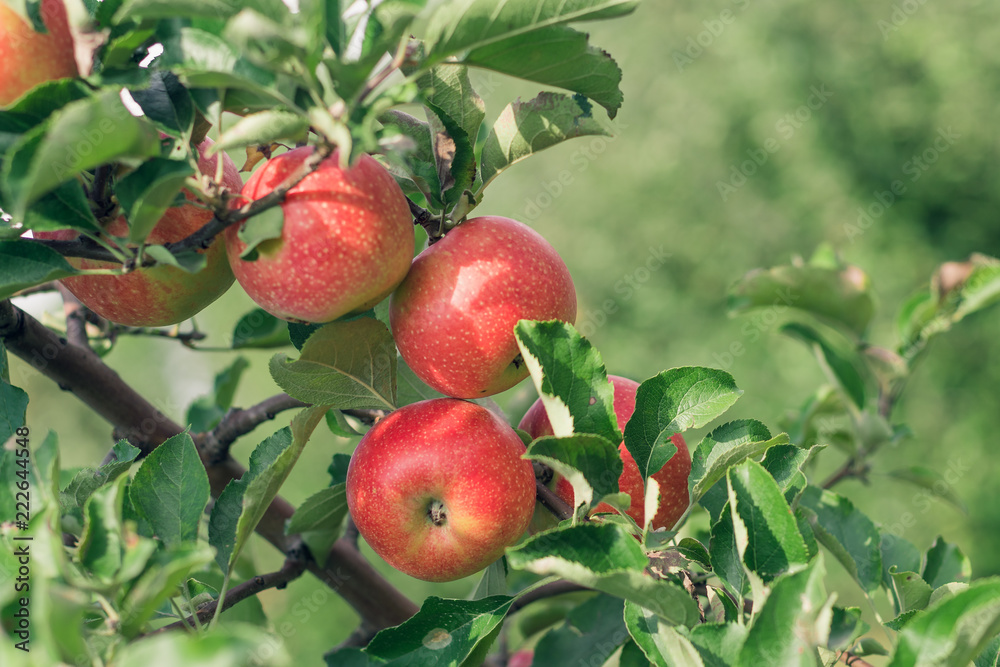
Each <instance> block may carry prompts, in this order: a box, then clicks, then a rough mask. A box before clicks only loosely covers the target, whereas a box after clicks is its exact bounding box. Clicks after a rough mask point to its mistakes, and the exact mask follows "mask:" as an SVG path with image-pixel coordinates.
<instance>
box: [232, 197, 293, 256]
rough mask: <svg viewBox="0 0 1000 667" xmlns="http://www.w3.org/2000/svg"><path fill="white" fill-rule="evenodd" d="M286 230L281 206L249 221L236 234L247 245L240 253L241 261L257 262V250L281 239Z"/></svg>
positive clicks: (263, 212)
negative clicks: (267, 243)
mask: <svg viewBox="0 0 1000 667" xmlns="http://www.w3.org/2000/svg"><path fill="white" fill-rule="evenodd" d="M284 228H285V213H284V211H283V210H282V208H281V207H280V206H273V207H271V208H269V209H266V210H264V211H261V212H260V213H259V214H257V215H255V216H253V217H252V218H250V219H248V220H247V221H246V222H244V223H243V224H242V225H241V226H240V228H239V231H238V232H237V233H236V235H237V236H238V237H239V239H240V241H242V242H243V243H244V244H246V247H245V248H243V252H241V253H240V259H244V260H246V261H248V262H255V261H257V257H258V251H257V248H258V247H259V246H260V245H261V244H262V243H266V242H268V241H276V240H278V239H280V238H281V232H282V230H283V229H284Z"/></svg>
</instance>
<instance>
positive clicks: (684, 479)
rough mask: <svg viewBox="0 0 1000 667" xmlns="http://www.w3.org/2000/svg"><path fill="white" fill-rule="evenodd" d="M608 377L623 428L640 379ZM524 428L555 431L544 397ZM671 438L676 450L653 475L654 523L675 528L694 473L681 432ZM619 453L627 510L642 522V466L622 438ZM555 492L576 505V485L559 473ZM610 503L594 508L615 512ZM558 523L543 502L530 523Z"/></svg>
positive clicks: (539, 526)
mask: <svg viewBox="0 0 1000 667" xmlns="http://www.w3.org/2000/svg"><path fill="white" fill-rule="evenodd" d="M608 381H609V382H611V385H612V386H613V387H614V409H615V416H616V417H617V418H618V426H619V428H621V429H622V430H623V431H624V430H625V425H626V424H627V423H628V420H629V419H631V418H632V413H633V412H635V394H636V392H637V391H638V390H639V383H638V382H636V381H634V380H629V379H628V378H623V377H619V376H617V375H609V376H608ZM518 428H520V429H521V430H522V431H526V432H527V433H528V435H530V436H531V437H532V438H541V437H542V436H545V435H552V425H551V424H550V423H549V418H548V415H546V414H545V406H544V405H543V404H542V400H541V399H538V400H537V401H535V402H534V403H533V404H532V406H531V407H530V408H528V411H527V412H526V413H525V414H524V417H523V418H522V419H521V423H520V424H519V425H518ZM670 441H671V442H672V443H674V446H675V447H677V452H676V453H675V454H674V455H673V457H671V458H670V460H669V461H667V463H666V464H665V465H664V466H663V467H662V468H660V469H659V470H658V471H656V472H655V473H653V475H652V478H653V479H655V480H656V481H657V483H658V484H659V485H660V507H659V509H658V510H657V511H656V516H654V517H653V523H652V527H653V529H654V530H655V529H657V528H667V529H669V528H673V525H674V524H675V523H677V520H678V519H680V518H681V516H682V515H683V514H684V510H686V509H687V506H688V499H689V496H688V476H689V475H690V474H691V453H690V452H689V451H688V447H687V443H686V442H684V437H683V436H681V434H680V433H675V434H674V435H673V436H672V437H671V438H670ZM618 453H619V454H620V455H621V459H622V474H621V476H620V477H619V478H618V488H619V490H620V491H623V492H624V493H627V494H628V495H629V497H630V498H631V500H632V504H631V505H630V506H629V508H628V510H627V512H626V514H628V515H629V516H630V517H632V518H633V519H635V522H636V523H637V524H639V525H640V526H642V525H645V524H644V523H643V522H644V521H645V518H646V510H645V498H646V495H645V488H644V487H643V484H642V475H641V474H640V473H639V466H638V465H636V462H635V459H633V458H632V454H631V453H629V451H628V449H627V448H626V447H625V443H624V442H622V443H621V444H619V445H618ZM548 485H549V487H550V488H552V489H553V490H554V491H555V492H556V495H558V496H559V497H560V498H562V499H563V500H564V501H566V502H567V503H568V504H569V505H570V506H572V505H573V486H572V485H571V484H570V483H569V481H568V480H567V479H566V478H564V477H562V476H559V475H556V476H555V477H553V479H552V480H551V481H550V482H549V483H548ZM614 511H615V510H614V508H613V507H611V505H608V504H605V503H601V504H600V505H598V506H597V507H595V508H594V510H593V512H614ZM554 525H555V521H554V519H553V518H552V514H551V513H550V512H549V511H548V510H546V509H545V508H543V507H542V506H541V505H540V504H539V506H538V507H537V508H536V511H535V517H534V519H533V520H532V523H531V530H532V532H538V531H540V530H544V529H546V528H550V527H552V526H554Z"/></svg>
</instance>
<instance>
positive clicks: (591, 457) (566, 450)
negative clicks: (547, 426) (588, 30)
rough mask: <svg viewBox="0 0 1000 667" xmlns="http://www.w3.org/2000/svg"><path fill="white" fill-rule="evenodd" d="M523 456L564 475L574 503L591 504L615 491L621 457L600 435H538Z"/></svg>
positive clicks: (589, 506) (620, 466)
mask: <svg viewBox="0 0 1000 667" xmlns="http://www.w3.org/2000/svg"><path fill="white" fill-rule="evenodd" d="M524 458H526V459H530V460H532V461H540V462H542V463H544V464H545V465H547V466H549V467H550V468H552V469H553V470H554V471H555V472H557V473H558V474H560V475H562V476H563V477H565V478H566V479H567V480H568V481H569V482H570V483H571V484H572V485H573V497H574V500H575V505H576V506H577V507H579V506H580V505H584V506H586V507H587V508H591V507H594V506H596V505H597V504H598V503H599V502H601V500H602V499H603V498H604V497H605V496H608V495H611V494H616V493H618V478H619V477H621V474H622V459H621V456H620V455H619V453H618V448H617V447H615V446H614V445H613V444H611V441H610V440H608V439H607V438H602V437H601V436H599V435H590V434H587V433H582V434H577V435H573V436H570V437H568V438H556V437H550V436H547V437H544V438H539V439H538V440H535V441H534V442H533V443H532V444H531V447H529V448H528V452H527V453H526V454H525V455H524Z"/></svg>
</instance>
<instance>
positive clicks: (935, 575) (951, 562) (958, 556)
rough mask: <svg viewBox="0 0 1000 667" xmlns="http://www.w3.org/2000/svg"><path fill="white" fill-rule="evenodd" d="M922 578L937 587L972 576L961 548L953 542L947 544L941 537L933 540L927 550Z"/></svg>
mask: <svg viewBox="0 0 1000 667" xmlns="http://www.w3.org/2000/svg"><path fill="white" fill-rule="evenodd" d="M922 574H923V578H924V581H926V582H927V583H928V584H930V586H931V588H938V587H939V586H944V585H945V584H948V583H951V582H953V581H958V582H963V583H967V582H968V581H969V580H970V579H971V578H972V564H971V563H969V559H968V558H966V556H965V554H963V553H962V550H961V549H959V548H958V546H957V545H955V544H949V543H948V542H945V541H944V538H943V537H938V538H937V539H936V540H934V545H933V546H932V547H931V548H930V549H928V550H927V563H926V565H924V570H923V573H922Z"/></svg>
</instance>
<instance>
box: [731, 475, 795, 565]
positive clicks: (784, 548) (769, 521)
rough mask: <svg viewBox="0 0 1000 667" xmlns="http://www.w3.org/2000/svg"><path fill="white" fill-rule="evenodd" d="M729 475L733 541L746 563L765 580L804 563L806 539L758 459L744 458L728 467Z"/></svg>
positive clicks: (774, 483)
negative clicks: (745, 459) (756, 460)
mask: <svg viewBox="0 0 1000 667" xmlns="http://www.w3.org/2000/svg"><path fill="white" fill-rule="evenodd" d="M728 479H729V500H730V506H731V507H733V506H735V509H734V510H732V514H733V522H734V525H735V526H736V527H737V529H738V530H737V531H736V542H737V544H738V545H739V549H740V551H741V552H742V553H743V562H744V563H745V564H746V566H747V567H748V568H750V570H751V571H752V572H755V573H757V574H758V575H759V576H760V577H761V578H762V579H763V580H764V581H765V582H767V581H771V580H773V579H775V578H776V577H778V576H780V575H782V574H785V573H786V572H789V571H793V570H796V569H798V568H799V567H800V566H802V565H805V564H806V563H807V562H808V560H809V554H808V553H807V551H806V545H805V542H804V541H803V539H802V535H801V534H800V533H799V529H798V525H797V524H796V522H795V516H794V515H793V514H792V511H791V509H790V508H789V506H788V503H786V502H785V498H784V495H783V494H782V493H781V489H780V488H779V487H778V484H777V483H776V482H775V481H774V478H772V477H771V475H769V474H768V472H767V471H766V470H765V469H764V468H763V466H761V465H760V464H759V463H757V462H755V461H744V462H743V463H741V464H740V465H738V466H735V467H733V468H730V470H729V473H728ZM737 516H738V517H739V519H740V522H741V523H742V526H743V527H742V528H741V527H740V526H739V524H737V523H736V518H737ZM744 530H745V531H746V532H745V537H741V535H742V534H743V532H744ZM743 539H745V540H746V544H745V545H743V544H741V542H742V541H743Z"/></svg>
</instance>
